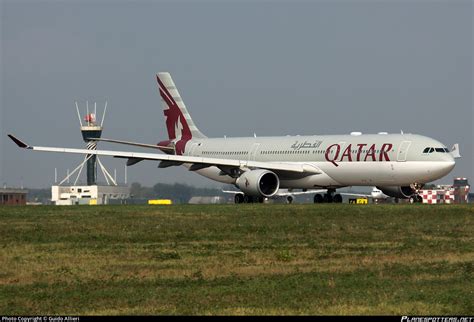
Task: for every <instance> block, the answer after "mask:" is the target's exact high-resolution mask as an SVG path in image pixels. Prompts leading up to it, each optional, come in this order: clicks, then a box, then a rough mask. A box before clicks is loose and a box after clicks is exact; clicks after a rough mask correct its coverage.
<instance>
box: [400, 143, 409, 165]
mask: <svg viewBox="0 0 474 322" xmlns="http://www.w3.org/2000/svg"><path fill="white" fill-rule="evenodd" d="M410 145H411V141H403V142H402V143H401V144H400V147H399V148H398V153H397V161H398V162H405V161H406V160H407V153H408V149H409V148H410Z"/></svg>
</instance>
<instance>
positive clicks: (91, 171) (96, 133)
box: [78, 105, 107, 186]
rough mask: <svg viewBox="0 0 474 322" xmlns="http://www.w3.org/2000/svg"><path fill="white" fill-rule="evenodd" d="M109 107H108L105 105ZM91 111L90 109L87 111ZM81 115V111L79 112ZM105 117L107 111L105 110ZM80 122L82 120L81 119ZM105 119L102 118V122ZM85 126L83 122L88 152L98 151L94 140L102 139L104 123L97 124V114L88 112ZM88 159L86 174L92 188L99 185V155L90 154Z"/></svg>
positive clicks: (82, 127)
mask: <svg viewBox="0 0 474 322" xmlns="http://www.w3.org/2000/svg"><path fill="white" fill-rule="evenodd" d="M105 106H106V107H107V105H105ZM87 110H89V108H88V109H87ZM78 113H79V110H78ZM104 116H105V110H104ZM79 120H80V118H79ZM103 120H104V119H103V118H102V121H103ZM84 121H85V124H82V122H81V133H82V139H83V140H84V142H86V143H87V149H88V150H96V149H97V141H96V140H94V139H100V136H101V135H102V123H101V124H100V125H98V124H97V122H96V113H95V111H94V113H89V111H87V114H86V116H85V117H84ZM86 158H87V166H86V173H87V185H88V186H92V185H95V184H97V155H93V154H88V155H87V156H86Z"/></svg>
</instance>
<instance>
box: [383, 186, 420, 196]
mask: <svg viewBox="0 0 474 322" xmlns="http://www.w3.org/2000/svg"><path fill="white" fill-rule="evenodd" d="M377 188H378V189H380V190H382V192H383V193H384V194H386V195H387V196H389V197H393V198H400V199H408V198H410V197H411V196H413V194H414V193H415V190H413V188H412V187H410V186H404V187H400V186H387V187H377Z"/></svg>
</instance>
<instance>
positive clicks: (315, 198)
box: [314, 193, 324, 203]
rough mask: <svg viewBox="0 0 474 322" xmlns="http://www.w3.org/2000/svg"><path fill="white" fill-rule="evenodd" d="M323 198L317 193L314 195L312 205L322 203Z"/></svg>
mask: <svg viewBox="0 0 474 322" xmlns="http://www.w3.org/2000/svg"><path fill="white" fill-rule="evenodd" d="M323 202H324V200H323V196H321V195H320V194H319V193H318V194H315V195H314V203H323Z"/></svg>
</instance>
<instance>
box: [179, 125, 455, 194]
mask: <svg viewBox="0 0 474 322" xmlns="http://www.w3.org/2000/svg"><path fill="white" fill-rule="evenodd" d="M427 147H433V148H437V149H438V150H439V151H435V152H432V153H424V151H425V149H426V148H427ZM183 155H188V156H197V157H207V158H219V159H227V158H228V159H238V160H252V161H265V162H284V163H298V164H304V165H305V166H308V167H316V168H318V169H320V170H322V173H321V174H297V173H287V174H280V175H279V177H280V188H294V189H310V188H337V187H343V186H404V185H410V184H413V183H426V182H430V181H433V180H436V179H439V178H441V177H443V176H445V175H446V174H448V173H449V172H450V171H451V170H452V169H453V168H454V165H455V162H454V159H453V157H452V155H451V154H450V153H449V152H448V151H447V149H446V147H445V146H444V145H443V144H442V143H440V142H438V141H436V140H434V139H431V138H428V137H424V136H420V135H411V134H365V135H325V136H318V135H316V136H283V137H250V138H249V137H246V138H200V139H193V140H191V141H189V142H187V144H186V148H185V151H184V154H183ZM196 172H198V173H199V174H201V175H203V176H205V177H208V178H210V179H212V180H216V181H219V182H223V183H230V184H233V183H235V178H233V177H231V176H228V175H225V174H223V172H222V171H221V169H219V168H217V167H215V166H212V167H208V168H204V169H200V170H197V171H196Z"/></svg>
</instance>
